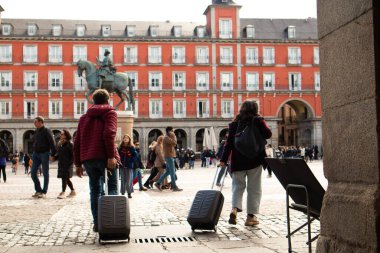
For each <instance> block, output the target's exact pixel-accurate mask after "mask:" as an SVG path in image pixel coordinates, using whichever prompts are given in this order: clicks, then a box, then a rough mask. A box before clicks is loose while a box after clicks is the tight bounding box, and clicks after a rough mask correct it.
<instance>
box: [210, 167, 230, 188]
mask: <svg viewBox="0 0 380 253" xmlns="http://www.w3.org/2000/svg"><path fill="white" fill-rule="evenodd" d="M218 168H220V169H218ZM222 168H226V171H225V172H224V173H223V176H222V178H221V180H220V181H221V183H220V192H222V189H223V186H224V179H226V176H227V173H228V165H225V166H223V167H221V166H218V167H217V168H216V172H215V176H214V180H213V181H212V184H211V190H212V189H214V185H215V181H216V177H217V176H218V174H219V173H218V172H219V171H221V170H222Z"/></svg>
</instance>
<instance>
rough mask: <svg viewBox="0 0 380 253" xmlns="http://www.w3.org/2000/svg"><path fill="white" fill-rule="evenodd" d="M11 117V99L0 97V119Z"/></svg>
mask: <svg viewBox="0 0 380 253" xmlns="http://www.w3.org/2000/svg"><path fill="white" fill-rule="evenodd" d="M11 118H12V100H9V99H1V100H0V119H11Z"/></svg>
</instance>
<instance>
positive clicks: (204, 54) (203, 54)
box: [195, 47, 209, 64]
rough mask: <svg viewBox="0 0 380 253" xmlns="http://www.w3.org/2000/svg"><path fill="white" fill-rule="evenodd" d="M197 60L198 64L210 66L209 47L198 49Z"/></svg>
mask: <svg viewBox="0 0 380 253" xmlns="http://www.w3.org/2000/svg"><path fill="white" fill-rule="evenodd" d="M195 51H196V59H197V64H209V48H208V47H196V49H195Z"/></svg>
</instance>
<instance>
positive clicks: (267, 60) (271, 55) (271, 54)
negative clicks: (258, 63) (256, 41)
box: [263, 47, 276, 65]
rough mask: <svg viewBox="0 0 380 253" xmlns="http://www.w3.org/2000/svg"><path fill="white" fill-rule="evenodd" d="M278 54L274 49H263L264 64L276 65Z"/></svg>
mask: <svg viewBox="0 0 380 253" xmlns="http://www.w3.org/2000/svg"><path fill="white" fill-rule="evenodd" d="M275 58H276V52H275V49H274V47H264V48H263V64H264V65H272V64H275Z"/></svg>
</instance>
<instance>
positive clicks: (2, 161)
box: [0, 139, 9, 183]
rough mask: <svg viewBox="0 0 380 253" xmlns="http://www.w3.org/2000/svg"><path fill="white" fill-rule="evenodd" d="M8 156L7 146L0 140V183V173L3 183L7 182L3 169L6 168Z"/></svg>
mask: <svg viewBox="0 0 380 253" xmlns="http://www.w3.org/2000/svg"><path fill="white" fill-rule="evenodd" d="M8 154H9V148H8V144H7V143H6V142H5V141H4V140H3V139H0V181H1V173H2V174H3V182H4V183H6V182H7V173H6V170H5V169H6V167H7V157H8Z"/></svg>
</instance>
